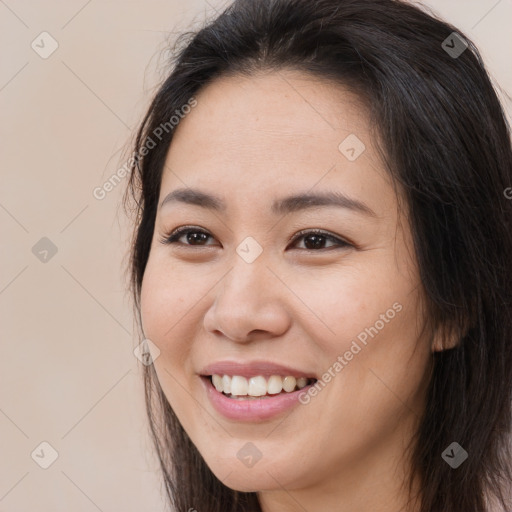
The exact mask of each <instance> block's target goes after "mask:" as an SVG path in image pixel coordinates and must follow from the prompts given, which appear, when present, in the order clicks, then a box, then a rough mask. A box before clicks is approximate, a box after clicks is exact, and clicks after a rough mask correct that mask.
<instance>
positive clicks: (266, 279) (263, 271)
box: [204, 258, 291, 343]
mask: <svg viewBox="0 0 512 512" xmlns="http://www.w3.org/2000/svg"><path fill="white" fill-rule="evenodd" d="M214 290H215V295H214V297H215V298H214V301H213V303H212V305H211V306H210V308H209V309H208V310H207V312H206V313H205V316H204V327H205V329H206V331H207V332H210V333H214V334H216V335H217V336H219V335H222V336H224V337H226V338H228V339H230V340H232V341H234V342H237V343H245V342H249V341H251V340H255V339H257V338H259V339H268V338H272V337H276V336H282V335H283V334H284V333H285V332H286V331H287V330H288V329H289V327H290V323H291V316H290V313H289V310H288V309H287V307H286V298H287V294H288V295H289V294H290V291H289V290H288V289H287V288H286V287H285V286H284V285H283V283H282V282H281V281H280V280H279V279H278V278H276V276H275V274H274V273H273V272H272V271H270V269H269V268H268V267H267V265H266V262H265V261H263V258H261V259H258V260H256V261H254V262H252V263H247V262H245V261H244V260H243V259H241V258H238V261H236V262H235V264H234V267H233V268H232V269H231V270H230V271H229V272H228V273H227V275H225V277H224V278H223V279H221V281H220V282H219V283H218V285H217V286H216V287H215V288H214Z"/></svg>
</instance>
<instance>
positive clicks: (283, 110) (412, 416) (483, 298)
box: [127, 0, 512, 512]
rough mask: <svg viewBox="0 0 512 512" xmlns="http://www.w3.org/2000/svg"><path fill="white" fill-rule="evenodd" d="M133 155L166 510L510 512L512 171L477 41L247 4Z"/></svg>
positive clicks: (226, 16)
mask: <svg viewBox="0 0 512 512" xmlns="http://www.w3.org/2000/svg"><path fill="white" fill-rule="evenodd" d="M135 151H136V153H135V154H136V155H137V161H136V165H134V167H133V169H132V175H131V180H130V188H129V190H128V193H129V195H128V196H127V200H129V199H130V198H132V199H134V200H135V203H134V204H135V208H136V212H137V218H136V223H135V233H134V240H133V247H132V252H131V262H130V263H131V266H130V271H131V276H132V289H133V293H134V298H135V306H136V311H137V314H138V319H139V321H140V326H141V331H142V334H143V336H144V338H147V340H148V341H147V342H146V343H147V344H148V347H149V349H150V350H151V353H152V356H153V364H149V365H147V366H146V367H145V384H146V399H147V410H148V414H149V419H150V426H151V431H152V434H153V437H154V441H155V445H156V449H157V453H158V456H159V458H160V461H161V466H162V470H163V474H164V479H165V484H166V489H167V493H168V496H169V499H170V502H171V504H172V505H173V507H174V510H177V511H180V512H181V511H192V510H197V511H199V512H203V511H209V512H213V511H218V512H226V511H264V512H275V511H296V510H297V511H299V510H300V511H303V510H308V511H315V512H318V511H319V512H323V511H327V510H329V511H332V510H336V511H343V512H349V511H350V512H354V511H368V510H372V511H373V512H388V511H389V512H397V511H399V510H400V511H414V512H434V511H436V512H438V511H442V512H482V511H488V510H500V511H505V510H510V508H512V503H511V502H510V496H509V495H508V494H507V493H508V492H509V487H508V485H509V484H510V481H511V469H510V459H511V457H510V445H509V443H510V433H511V400H512V343H511V334H512V298H511V295H512V268H511V261H512V223H511V221H512V202H511V201H510V200H509V199H507V197H506V196H507V194H505V193H504V191H505V190H507V189H508V187H510V186H511V184H512V152H511V145H510V138H509V133H508V127H507V124H506V120H505V117H504V114H503V111H502V108H501V105H500V103H499V101H498V99H497V96H496V94H495V91H494V90H493V87H492V85H491V83H490V80H489V77H488V75H487V73H486V71H485V68H484V65H483V63H482V60H481V58H480V55H479V53H478V51H477V49H476V48H475V47H474V45H473V44H472V43H471V41H470V40H469V39H468V37H467V36H465V35H464V34H461V33H460V31H457V30H456V29H455V28H454V27H452V26H450V25H448V24H447V23H445V22H442V21H440V20H438V19H435V18H433V17H432V16H430V15H428V14H426V13H425V12H423V11H421V10H420V9H419V8H417V7H414V6H412V5H410V4H407V3H403V2H398V1H393V0H314V1H313V0H261V1H258V2H255V1H251V0H237V1H235V3H234V4H233V5H232V6H230V7H229V8H228V9H227V10H226V11H225V12H223V13H222V14H220V15H219V16H218V17H217V18H216V19H215V20H213V21H212V22H211V23H209V24H208V25H207V26H206V27H204V28H203V29H202V30H200V31H199V32H198V33H196V34H190V35H189V36H188V39H187V40H185V41H183V40H182V45H181V47H180V49H179V50H177V51H176V59H175V61H174V62H173V63H172V70H171V71H170V74H169V77H168V78H167V79H166V80H165V82H164V83H163V85H162V86H161V87H160V89H159V91H158V93H157V94H156V97H155V98H154V100H153V102H152V104H151V106H150V108H149V111H148V113H147V115H146V117H145V118H144V121H143V123H142V126H141V128H140V130H139V132H138V136H137V140H136V144H135ZM493 507H494V508H493Z"/></svg>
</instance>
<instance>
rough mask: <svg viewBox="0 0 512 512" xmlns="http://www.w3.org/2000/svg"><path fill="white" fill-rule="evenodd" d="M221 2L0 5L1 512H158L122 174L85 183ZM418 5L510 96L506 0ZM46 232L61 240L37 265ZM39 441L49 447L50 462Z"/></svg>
mask: <svg viewBox="0 0 512 512" xmlns="http://www.w3.org/2000/svg"><path fill="white" fill-rule="evenodd" d="M220 5H221V2H219V1H218V0H216V1H214V0H208V1H206V0H187V1H186V2H185V1H177V0H165V1H146V2H143V1H142V0H136V1H128V0H126V1H119V0H117V1H114V0H110V1H107V0H104V1H100V0H92V1H86V0H73V1H67V2H65V1H63V0H61V1H58V0H51V1H45V2H35V1H34V0H5V1H4V0H0V48H1V50H0V51H1V60H0V62H1V70H0V108H1V113H2V115H1V124H0V130H1V133H0V140H1V152H0V159H1V165H2V182H1V183H2V185H1V188H0V223H1V229H2V231H1V232H2V251H1V252H2V258H1V266H0V315H1V316H0V322H1V323H0V325H1V335H2V344H1V348H2V350H1V357H0V512H18V511H25V512H26V511H28V510H38V511H39V512H47V511H48V512H50V511H52V512H57V511H69V510H73V511H74V512H81V511H84V512H89V511H97V510H100V511H104V512H107V511H119V512H121V511H123V512H130V511H139V510H145V511H149V510H151V511H163V510H167V508H166V505H165V502H164V500H163V498H162V494H163V488H162V486H161V484H160V479H159V475H158V473H157V463H156V460H155V458H154V455H153V454H152V449H151V445H150V442H149V438H148V436H147V431H146V421H145V412H144V409H143V395H142V382H141V364H140V363H139V361H138V360H137V359H136V358H135V357H134V355H133V349H134V348H135V346H136V345H137V344H138V342H139V340H137V339H136V336H135V334H132V333H135V329H134V324H133V319H132V314H131V306H130V301H129V297H128V295H127V294H126V293H125V281H124V277H123V275H122V273H121V272H120V269H121V268H122V265H124V258H125V253H126V249H127V245H126V244H127V236H128V231H127V223H126V219H124V217H123V215H122V211H121V210H120V211H118V207H119V200H120V197H121V193H122V191H123V190H124V182H122V183H121V184H120V185H119V186H117V187H116V188H115V189H114V190H113V191H112V192H110V193H109V194H108V195H107V196H106V197H105V199H103V200H101V201H100V200H97V199H95V198H94V197H93V190H94V189H95V187H98V186H101V185H102V183H103V182H105V181H106V180H107V179H108V178H109V177H110V176H111V175H112V174H113V173H114V172H115V171H116V170H117V169H118V168H119V167H121V166H122V164H123V163H124V162H123V161H122V158H121V156H122V151H121V149H122V148H126V144H127V143H128V141H129V140H130V137H131V136H132V134H133V130H134V128H135V126H136V124H137V123H138V121H139V120H140V117H141V115H142V113H143V111H144V108H145V106H146V105H147V103H148V101H149V99H150V96H151V94H152V92H153V91H154V87H155V85H156V83H157V81H158V77H159V76H160V74H161V73H163V72H164V71H165V68H163V61H162V59H161V58H160V57H159V51H160V50H161V49H162V48H164V46H165V41H166V38H168V37H169V35H172V34H171V33H177V32H180V31H182V30H184V29H187V28H188V27H190V24H191V22H192V20H195V22H196V23H201V21H202V20H203V19H204V17H205V16H210V15H211V14H212V13H214V12H215V9H218V8H219V7H220ZM427 5H431V6H433V8H435V9H436V10H438V12H439V13H441V14H442V15H443V16H444V17H446V19H448V20H449V21H451V22H453V23H454V24H455V25H456V26H458V27H459V28H460V29H461V30H463V31H466V32H467V33H468V35H469V36H470V37H472V38H473V39H474V41H475V42H476V43H477V45H479V47H480V49H481V51H482V53H483V55H484V58H485V60H486V62H487V64H488V67H489V69H490V71H491V73H492V75H493V77H494V78H495V80H496V81H497V82H498V83H499V84H501V87H502V88H503V89H504V90H505V91H508V94H512V72H511V69H510V65H509V63H510V62H512V59H511V49H512V31H511V30H510V23H511V21H512V0H500V1H496V0H471V1H467V0H460V1H455V0H452V1H442V0H435V1H430V2H427ZM43 31H47V32H48V33H49V34H51V36H52V37H53V38H54V39H55V40H56V41H57V42H58V45H59V46H58V49H57V50H56V51H55V52H54V53H53V54H52V55H50V56H49V57H48V58H47V59H43V58H41V57H40V56H39V54H38V53H36V52H35V51H34V50H33V49H32V47H31V43H32V41H33V40H35V42H36V43H35V44H39V46H40V48H39V51H43V50H45V51H47V50H48V49H49V48H50V40H49V39H45V40H44V42H43V43H41V38H40V37H38V36H39V34H41V32H43ZM45 37H47V36H45ZM43 45H44V48H41V46H43ZM511 107H512V105H511V102H510V100H506V108H507V111H508V112H509V115H510V112H511ZM42 237H47V238H48V239H50V240H51V241H52V243H53V244H54V245H55V246H56V248H57V253H56V254H55V255H54V256H52V257H50V256H51V253H49V254H48V256H46V257H47V259H48V261H46V262H42V261H40V259H38V257H36V255H35V254H33V252H32V248H33V246H34V245H35V244H36V243H37V242H38V241H39V240H40V239H41V238H42ZM39 250H44V247H43V248H42V249H41V248H40V249H39ZM44 256H45V253H44V252H43V253H41V254H39V257H40V258H43V257H44ZM43 441H46V442H47V443H49V444H50V445H51V446H52V447H53V448H54V449H55V450H56V451H57V452H58V458H57V459H56V461H55V462H54V463H53V464H52V465H51V466H50V467H48V469H42V468H41V467H40V466H39V465H38V464H36V462H35V460H37V461H38V462H40V463H41V462H44V461H49V460H50V459H49V457H50V454H51V451H50V449H49V448H48V447H46V446H44V445H43V446H42V447H40V443H41V442H43ZM34 450H35V452H34ZM33 452H34V459H35V460H33V458H32V457H31V454H32V453H33Z"/></svg>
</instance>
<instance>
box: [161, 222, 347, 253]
mask: <svg viewBox="0 0 512 512" xmlns="http://www.w3.org/2000/svg"><path fill="white" fill-rule="evenodd" d="M189 231H191V232H195V233H203V234H205V235H208V236H209V237H211V238H215V237H214V236H213V235H212V234H211V233H209V232H208V231H207V230H205V229H203V228H200V227H199V226H192V225H186V226H180V227H178V228H176V229H174V230H173V231H171V233H168V234H164V236H163V237H162V238H161V239H160V242H161V243H163V244H172V243H175V242H176V240H177V239H179V238H180V237H181V236H182V235H183V234H186V233H187V232H189ZM315 234H317V235H322V236H323V237H325V238H326V239H328V240H330V241H332V242H335V243H336V244H337V246H338V248H343V247H354V248H355V247H356V245H355V244H354V243H352V242H350V241H348V240H346V239H344V238H342V237H340V236H338V235H335V234H334V233H331V232H329V231H326V230H324V229H320V228H306V229H302V230H300V231H298V232H296V233H294V234H293V235H292V236H291V237H290V238H289V239H288V243H294V242H296V241H297V240H298V239H300V238H302V237H304V236H306V235H315ZM171 239H172V240H171ZM181 245H184V246H185V247H196V248H197V247H200V248H203V247H210V245H193V244H181ZM332 248H333V247H330V248H329V247H327V248H323V249H300V250H301V251H308V252H322V251H325V250H328V249H332Z"/></svg>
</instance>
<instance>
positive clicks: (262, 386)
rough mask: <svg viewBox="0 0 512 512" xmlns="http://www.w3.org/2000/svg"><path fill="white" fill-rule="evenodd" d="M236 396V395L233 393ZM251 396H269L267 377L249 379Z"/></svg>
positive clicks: (249, 393)
mask: <svg viewBox="0 0 512 512" xmlns="http://www.w3.org/2000/svg"><path fill="white" fill-rule="evenodd" d="M233 394H234V393H233ZM247 394H248V395H249V396H263V395H266V394H267V381H266V380H265V377H251V378H250V379H249V390H248V392H247Z"/></svg>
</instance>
